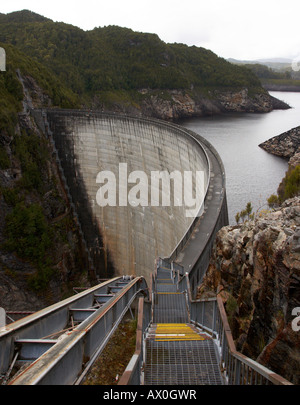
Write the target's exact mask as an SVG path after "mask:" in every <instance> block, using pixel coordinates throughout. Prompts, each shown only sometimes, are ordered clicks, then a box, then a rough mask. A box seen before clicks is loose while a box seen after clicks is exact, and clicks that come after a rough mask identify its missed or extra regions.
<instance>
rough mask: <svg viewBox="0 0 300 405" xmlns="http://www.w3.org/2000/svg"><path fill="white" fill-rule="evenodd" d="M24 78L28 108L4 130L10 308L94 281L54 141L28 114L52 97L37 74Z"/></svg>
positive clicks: (1, 183) (1, 253)
mask: <svg viewBox="0 0 300 405" xmlns="http://www.w3.org/2000/svg"><path fill="white" fill-rule="evenodd" d="M19 75H20V72H19ZM19 79H21V77H19ZM22 79H23V80H22V83H23V84H24V83H26V88H25V87H24V88H23V90H24V98H23V106H24V110H23V111H22V112H20V113H19V114H18V115H17V116H16V117H15V126H14V129H13V131H8V129H5V127H4V128H3V129H0V151H1V153H2V155H1V156H2V160H1V161H0V213H1V214H0V307H3V308H4V309H5V310H6V311H36V310H38V309H41V308H43V307H45V306H47V305H50V304H51V303H53V302H55V301H57V300H60V299H62V298H63V297H65V296H66V295H69V294H70V293H71V294H72V293H74V292H73V290H72V287H73V286H74V285H75V286H76V285H77V286H78V285H89V283H90V282H91V278H90V277H89V270H91V269H90V264H89V260H88V256H87V252H86V248H85V245H84V242H83V240H82V238H81V235H80V231H79V226H78V223H77V222H76V218H75V217H74V215H73V213H72V211H71V209H70V204H69V200H68V197H67V195H66V193H65V189H64V184H63V182H62V181H61V177H60V173H59V170H58V167H57V164H56V161H55V159H54V158H53V150H52V146H51V144H50V143H49V141H48V140H47V139H46V138H45V136H44V135H43V133H41V132H40V131H39V129H38V128H37V126H36V124H35V122H34V121H33V120H32V118H31V117H30V115H29V114H28V113H27V107H28V106H32V105H36V106H45V105H46V106H48V105H49V104H51V100H50V99H49V97H47V96H46V95H45V93H44V92H43V90H42V89H41V88H39V87H38V86H37V84H36V82H35V80H34V79H33V78H32V77H30V76H27V77H23V78H22ZM33 95H35V97H34V98H32V96H33ZM11 114H13V112H11Z"/></svg>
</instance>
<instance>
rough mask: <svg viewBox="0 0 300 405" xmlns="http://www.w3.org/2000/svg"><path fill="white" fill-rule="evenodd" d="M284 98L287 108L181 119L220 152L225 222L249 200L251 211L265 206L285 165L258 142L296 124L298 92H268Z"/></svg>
mask: <svg viewBox="0 0 300 405" xmlns="http://www.w3.org/2000/svg"><path fill="white" fill-rule="evenodd" d="M270 94H271V95H272V96H274V97H276V98H278V99H280V100H283V101H285V102H287V103H288V104H289V105H290V106H291V107H293V108H291V109H289V110H276V111H272V112H270V113H266V114H248V113H247V114H228V115H227V114H226V115H225V116H224V115H222V116H214V117H205V118H192V119H188V120H183V121H182V122H181V125H183V126H185V127H186V128H189V129H191V130H192V131H194V132H196V133H198V134H200V135H202V136H203V137H204V138H206V139H207V140H208V141H209V142H210V143H211V144H212V145H213V146H214V147H215V148H216V149H217V151H218V153H219V154H220V156H221V158H222V160H223V163H224V166H225V172H226V189H227V199H228V211H229V222H230V223H231V224H235V214H236V213H237V212H239V211H241V210H242V209H244V208H245V207H246V204H247V202H249V201H250V202H251V203H252V206H253V207H254V211H257V210H259V209H260V208H261V207H263V208H266V207H267V203H266V201H267V198H268V197H269V196H270V195H271V194H274V193H276V192H277V188H278V185H279V183H280V182H281V180H282V178H283V177H284V175H285V172H286V170H287V168H288V163H287V161H286V160H284V159H282V158H280V157H277V156H273V155H271V154H269V153H267V152H265V151H264V150H262V149H261V148H260V147H259V146H258V145H259V144H260V143H261V142H264V141H266V140H267V139H269V138H272V137H273V136H276V135H280V134H281V133H283V132H285V131H288V130H290V129H292V128H294V127H297V126H299V125H300V93H290V92H271V93H270Z"/></svg>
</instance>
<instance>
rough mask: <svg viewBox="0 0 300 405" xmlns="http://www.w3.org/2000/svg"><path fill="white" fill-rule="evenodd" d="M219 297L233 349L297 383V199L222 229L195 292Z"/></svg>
mask: <svg viewBox="0 0 300 405" xmlns="http://www.w3.org/2000/svg"><path fill="white" fill-rule="evenodd" d="M211 290H213V291H214V292H215V293H219V294H221V296H222V297H223V300H224V303H225V306H226V311H227V314H228V319H229V322H230V326H231V329H232V333H233V337H234V339H235V342H236V346H237V350H239V351H241V352H242V353H244V354H245V355H247V356H249V357H251V358H253V359H255V360H257V361H259V362H260V363H262V364H263V365H265V366H266V367H268V368H270V369H271V370H273V371H274V372H276V373H278V374H280V375H282V376H283V377H285V378H286V379H288V380H289V381H291V382H292V383H294V384H299V383H300V331H299V332H297V331H294V330H293V328H292V321H293V319H294V318H295V316H293V315H292V311H293V309H294V308H297V307H300V198H299V197H296V198H293V199H290V200H287V201H286V202H285V203H283V205H282V207H281V208H280V209H278V210H277V211H273V212H269V213H265V214H264V215H261V216H258V217H256V218H255V219H254V220H253V221H247V222H245V223H244V224H242V225H238V226H227V227H224V228H222V229H221V230H220V231H219V233H218V235H217V238H216V242H215V246H214V249H213V254H212V258H211V261H210V266H209V269H208V271H207V274H206V277H205V280H204V282H203V284H202V285H201V286H200V287H199V292H198V296H203V294H207V293H208V291H211Z"/></svg>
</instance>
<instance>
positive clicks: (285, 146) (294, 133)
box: [259, 126, 300, 159]
mask: <svg viewBox="0 0 300 405" xmlns="http://www.w3.org/2000/svg"><path fill="white" fill-rule="evenodd" d="M259 146H260V147H261V148H262V149H264V150H265V151H267V152H269V153H272V154H273V155H276V156H280V157H283V158H285V159H290V158H291V157H293V156H294V155H295V154H296V153H298V152H300V126H299V127H296V128H292V129H290V130H289V131H287V132H283V133H282V134H280V135H277V136H274V137H272V138H270V139H268V140H267V141H265V142H263V143H261V144H260V145H259Z"/></svg>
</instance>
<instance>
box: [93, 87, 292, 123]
mask: <svg viewBox="0 0 300 405" xmlns="http://www.w3.org/2000/svg"><path fill="white" fill-rule="evenodd" d="M139 93H140V95H141V98H140V99H139V100H137V102H132V101H131V102H128V103H125V102H122V101H117V100H115V101H114V102H113V103H112V105H110V106H109V107H108V106H107V105H105V104H103V103H99V102H96V103H94V108H96V109H98V108H101V109H102V110H111V109H113V110H114V111H118V112H125V113H126V112H127V113H133V114H142V115H145V116H150V117H155V118H159V119H164V120H178V119H182V118H189V117H203V116H209V115H217V114H222V113H226V112H238V113H240V112H248V113H267V112H270V111H272V110H275V109H288V108H290V107H289V106H288V105H287V104H286V103H284V102H283V101H281V100H278V99H276V98H274V97H272V96H271V95H269V94H268V93H257V94H254V95H249V92H248V89H247V88H244V89H241V90H227V91H220V90H214V91H209V92H207V93H206V94H201V93H199V92H196V91H190V92H187V91H183V90H150V89H141V90H139Z"/></svg>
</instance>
